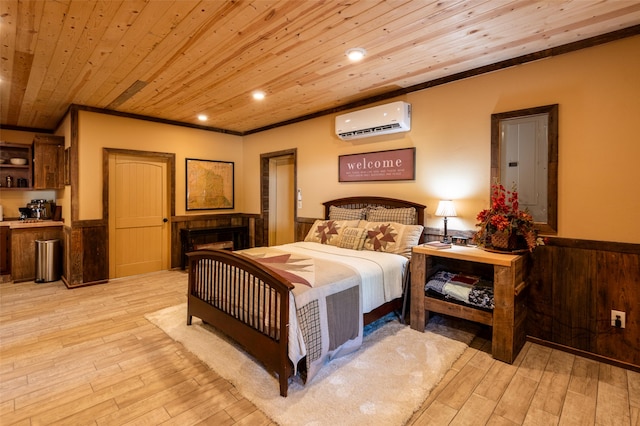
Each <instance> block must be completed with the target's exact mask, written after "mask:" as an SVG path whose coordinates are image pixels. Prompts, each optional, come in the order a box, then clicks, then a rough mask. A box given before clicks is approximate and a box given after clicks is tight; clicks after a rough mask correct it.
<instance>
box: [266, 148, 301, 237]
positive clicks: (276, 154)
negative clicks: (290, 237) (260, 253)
mask: <svg viewBox="0 0 640 426" xmlns="http://www.w3.org/2000/svg"><path fill="white" fill-rule="evenodd" d="M285 156H292V157H293V188H294V190H296V188H298V148H293V149H285V150H282V151H274V152H268V153H265V154H260V214H261V216H262V234H261V238H260V239H259V240H258V238H257V237H258V235H256V245H258V246H261V245H269V178H270V176H269V161H270V160H271V159H272V158H277V157H285ZM297 218H298V205H297V203H296V202H294V205H293V223H294V224H295V223H296V222H297ZM295 232H296V230H295V229H294V237H295Z"/></svg>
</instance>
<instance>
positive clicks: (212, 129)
mask: <svg viewBox="0 0 640 426" xmlns="http://www.w3.org/2000/svg"><path fill="white" fill-rule="evenodd" d="M72 107H73V108H75V109H77V110H80V111H87V112H95V113H98V114H107V115H113V116H116V117H124V118H133V119H136V120H143V121H151V122H153V123H160V124H169V125H172V126H180V127H189V128H192V129H199V130H206V131H209V132H216V133H225V134H227V135H234V136H243V133H242V132H237V131H235V130H227V129H221V128H219V127H210V126H201V125H198V124H191V123H184V122H182V121H175V120H167V119H165V118H157V117H151V116H148V115H141V114H131V113H127V112H120V111H114V110H111V109H105V108H96V107H91V106H87V105H77V104H73V105H72Z"/></svg>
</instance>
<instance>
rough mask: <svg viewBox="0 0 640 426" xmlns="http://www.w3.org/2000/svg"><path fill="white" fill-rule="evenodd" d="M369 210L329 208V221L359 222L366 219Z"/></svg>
mask: <svg viewBox="0 0 640 426" xmlns="http://www.w3.org/2000/svg"><path fill="white" fill-rule="evenodd" d="M366 211H367V209H365V208H363V209H346V208H344V207H336V206H329V220H359V219H364V216H365V214H366Z"/></svg>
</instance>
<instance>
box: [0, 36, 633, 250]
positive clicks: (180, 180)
mask: <svg viewBox="0 0 640 426" xmlns="http://www.w3.org/2000/svg"><path fill="white" fill-rule="evenodd" d="M638 51H640V37H633V38H628V39H625V40H620V41H617V42H613V43H608V44H606V45H602V46H598V47H594V48H590V49H585V50H581V51H578V52H573V53H570V54H566V55H561V56H558V57H554V58H549V59H545V60H541V61H537V62H533V63H529V64H525V65H521V66H517V67H513V68H510V69H506V70H502V71H497V72H494V73H491V74H486V75H482V76H478V77H475V78H470V79H467V80H463V81H458V82H455V83H450V84H447V85H442V86H438V87H434V88H431V89H427V90H423V91H421V92H415V93H411V94H408V95H406V96H403V97H401V98H398V100H405V101H407V102H410V103H411V104H412V107H413V127H412V130H411V131H410V132H408V133H402V134H396V135H388V136H380V137H376V138H369V139H361V140H358V141H351V142H345V141H341V140H339V139H338V138H337V137H336V136H335V134H334V124H333V120H334V115H329V116H324V117H319V118H316V119H313V120H308V121H305V122H302V123H296V124H292V125H289V126H285V127H280V128H276V129H273V130H269V131H265V132H260V133H257V134H254V135H250V136H246V137H244V138H240V137H236V136H232V135H225V134H220V133H213V132H206V131H203V130H197V129H189V128H185V127H178V126H170V125H165V124H159V123H154V122H148V121H140V120H134V119H129V118H122V117H115V116H110V115H103V114H96V113H89V112H81V113H80V133H79V136H80V145H79V152H80V187H79V188H78V190H79V198H80V216H81V217H80V218H79V219H100V218H101V215H102V204H101V202H102V198H101V197H102V182H101V179H102V148H103V147H110V148H123V149H136V150H146V151H160V152H171V153H176V214H178V215H182V214H185V209H184V198H185V192H184V174H185V170H184V159H185V157H193V158H202V159H212V160H223V161H234V162H235V166H236V170H235V175H236V182H235V183H236V186H235V196H236V208H235V210H233V211H237V212H244V213H259V212H260V173H259V170H260V154H262V153H268V152H274V151H280V150H284V149H290V148H297V150H298V187H299V188H301V189H302V195H303V206H302V208H301V209H299V210H298V216H300V217H321V216H322V214H323V211H322V205H321V203H322V202H323V201H326V200H329V199H333V198H338V197H343V196H350V195H381V196H387V197H394V198H403V199H409V200H413V201H416V202H420V203H423V204H426V205H427V206H428V210H427V213H428V216H427V226H432V227H440V226H442V220H441V218H437V217H434V216H433V213H434V211H435V207H436V205H437V201H438V200H439V199H441V198H451V199H454V200H455V203H456V208H457V210H458V214H459V217H457V218H451V219H450V225H449V226H450V228H451V229H461V230H470V229H474V225H475V216H476V214H477V213H478V211H480V210H481V209H483V208H485V207H487V206H488V204H489V186H490V182H489V181H490V178H489V156H490V117H491V114H493V113H499V112H505V111H511V110H516V109H521V108H529V107H536V106H542V105H548V104H553V103H558V104H559V105H560V107H559V108H560V118H559V119H560V123H559V132H560V140H559V203H558V210H559V214H558V228H559V236H560V237H566V238H580V239H590V240H604V241H620V242H631V243H640V224H639V223H638V221H637V217H638V211H639V210H640V191H638V190H637V189H636V187H637V185H638V183H639V182H640V167H639V166H638V165H637V164H636V163H637V162H638V159H640V143H639V141H638V131H637V128H638V125H637V121H638V118H639V117H640V83H639V81H638V78H637V76H638V75H640V55H638V54H637V52H638ZM391 101H392V100H388V101H385V102H382V103H387V102H391ZM63 131H64V130H63ZM17 133H22V132H17ZM5 135H6V136H7V137H5ZM9 136H13V135H12V134H11V133H9V131H4V130H3V131H2V139H3V140H9V139H10V137H9ZM25 138H26V139H24V142H29V141H30V140H31V139H32V134H31V135H30V136H29V135H27V136H25ZM14 139H15V140H13V141H14V142H20V140H17V137H16V138H14ZM405 147H416V157H417V166H416V180H415V181H405V182H389V183H339V182H338V177H337V176H338V156H339V155H343V154H352V153H361V152H370V151H382V150H387V149H397V148H405ZM14 194H15V195H14ZM26 194H28V195H26ZM0 195H1V196H2V203H3V204H4V203H5V198H6V199H7V201H6V202H7V203H13V204H16V206H17V205H22V204H24V202H23V200H22V198H20V197H22V195H17V194H16V193H13V192H12V193H11V194H10V195H9V193H8V192H6V191H5V192H3V193H1V194H0ZM25 196H26V198H27V199H29V198H40V195H38V194H36V193H35V192H27V193H25ZM14 197H16V198H20V200H18V201H16V200H13V198H14ZM42 198H49V197H45V196H43V197H42ZM25 202H26V201H25ZM16 208H17V207H16ZM6 211H7V209H6V208H5V215H6V214H7V213H6ZM225 212H226V211H225ZM201 213H203V212H189V214H201ZM204 213H208V212H204Z"/></svg>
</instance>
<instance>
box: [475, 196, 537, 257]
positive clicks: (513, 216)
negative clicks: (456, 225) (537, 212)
mask: <svg viewBox="0 0 640 426" xmlns="http://www.w3.org/2000/svg"><path fill="white" fill-rule="evenodd" d="M491 190H492V194H491V207H490V208H489V209H484V210H482V211H481V212H480V213H478V217H477V219H478V223H477V224H476V226H477V227H479V228H480V229H479V230H478V231H477V232H476V233H475V235H474V236H473V241H474V242H475V243H476V244H477V245H478V246H480V247H492V248H497V249H508V250H516V249H524V248H526V249H528V250H529V251H533V249H535V248H536V246H538V245H542V244H544V243H543V241H542V239H541V238H538V233H537V231H536V229H535V227H534V223H533V217H532V216H531V214H529V212H528V211H522V210H520V205H519V202H518V192H517V191H515V190H513V191H507V190H505V188H504V186H502V185H500V184H494V185H492V186H491Z"/></svg>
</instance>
